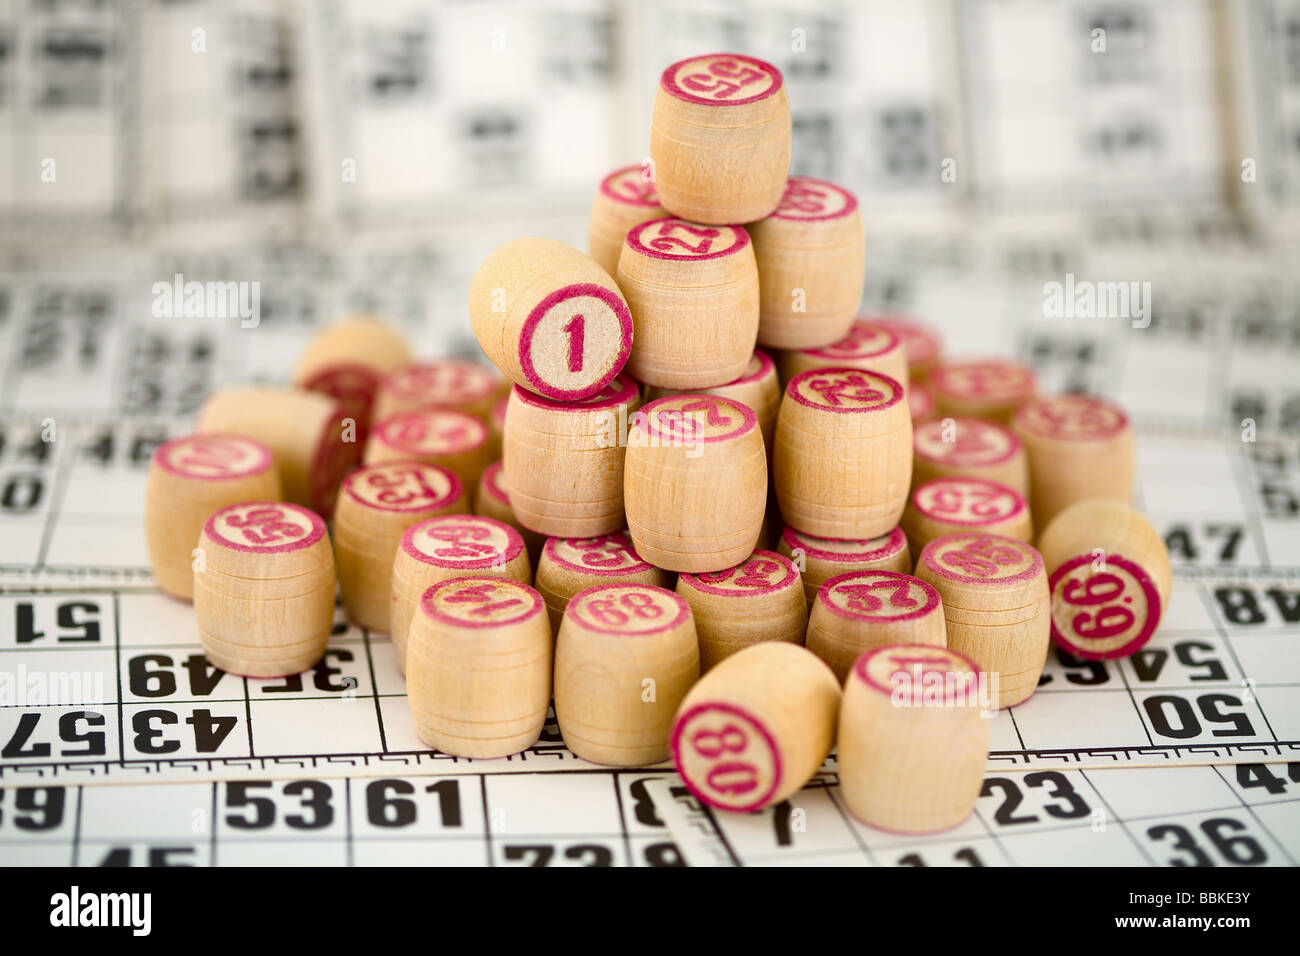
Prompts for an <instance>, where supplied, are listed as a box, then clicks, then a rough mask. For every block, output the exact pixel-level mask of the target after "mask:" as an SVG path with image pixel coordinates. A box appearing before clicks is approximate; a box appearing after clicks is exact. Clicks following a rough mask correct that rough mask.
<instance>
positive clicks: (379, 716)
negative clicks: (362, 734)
mask: <svg viewBox="0 0 1300 956" xmlns="http://www.w3.org/2000/svg"><path fill="white" fill-rule="evenodd" d="M361 635H362V638H363V640H364V643H365V648H366V667H367V669H368V670H369V671H370V696H371V698H372V699H373V700H374V702H375V720H376V722H378V724H379V749H380V751H381V752H383V753H388V733H387V731H386V730H385V729H384V711H383V709H382V708H381V707H380V706H379V683H378V682H377V681H376V680H375V658H374V655H373V654H371V653H370V628H368V627H363V628H362V629H361ZM403 696H404V695H403Z"/></svg>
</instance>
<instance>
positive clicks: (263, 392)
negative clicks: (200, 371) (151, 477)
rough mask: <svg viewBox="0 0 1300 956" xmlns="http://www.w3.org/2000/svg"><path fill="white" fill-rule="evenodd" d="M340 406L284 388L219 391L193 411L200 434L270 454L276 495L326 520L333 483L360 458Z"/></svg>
mask: <svg viewBox="0 0 1300 956" xmlns="http://www.w3.org/2000/svg"><path fill="white" fill-rule="evenodd" d="M348 417H349V416H348V415H346V414H345V412H344V410H343V408H342V406H340V405H339V404H338V403H337V402H335V401H334V400H333V399H330V398H327V397H326V396H324V395H321V394H319V393H317V392H308V391H302V390H299V389H289V388H264V387H248V388H225V389H222V390H220V391H218V392H216V393H214V394H213V395H211V396H210V397H209V398H208V400H207V401H206V402H204V403H203V407H202V408H201V409H199V415H198V425H197V427H196V429H195V430H196V431H198V432H199V433H200V434H217V433H220V434H234V435H243V436H245V437H247V438H252V439H253V440H254V441H259V442H261V443H262V444H263V445H265V446H266V447H267V448H269V449H270V450H271V456H272V457H273V458H274V459H275V466H276V470H277V471H279V473H280V492H281V494H283V495H284V497H285V498H286V499H287V500H289V501H292V502H293V503H295V504H299V505H302V506H303V507H306V508H311V509H312V510H314V511H316V512H317V513H318V514H320V515H322V516H324V517H325V518H328V517H329V516H330V513H331V511H332V510H333V508H334V499H335V497H336V496H337V495H338V491H339V482H340V481H342V480H343V476H344V475H346V474H347V473H348V472H349V471H351V470H352V468H353V466H354V465H355V464H356V463H357V460H358V459H359V458H360V457H361V448H362V446H361V444H360V442H359V441H358V440H357V438H358V436H360V437H361V438H364V432H361V431H358V429H357V428H356V426H355V425H354V426H352V427H351V428H349V427H348V424H347V421H346V419H347V418H348Z"/></svg>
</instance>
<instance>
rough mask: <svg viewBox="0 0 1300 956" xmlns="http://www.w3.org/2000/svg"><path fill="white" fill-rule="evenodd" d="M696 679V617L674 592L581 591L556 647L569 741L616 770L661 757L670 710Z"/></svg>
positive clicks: (559, 706) (558, 712) (560, 716)
mask: <svg viewBox="0 0 1300 956" xmlns="http://www.w3.org/2000/svg"><path fill="white" fill-rule="evenodd" d="M699 676H700V654H699V642H698V640H697V638H696V635H695V622H694V620H693V619H692V617H691V609H690V606H689V605H687V603H686V602H685V601H683V600H682V599H681V598H680V597H678V596H677V595H676V594H674V593H673V592H671V591H667V590H665V589H663V588H655V587H647V586H645V585H639V584H601V585H597V586H595V587H591V588H587V589H585V590H583V591H579V592H578V593H577V594H575V595H574V596H573V598H572V599H571V600H570V601H569V606H568V608H567V609H566V610H565V612H564V621H563V623H562V624H561V625H560V634H559V637H558V638H557V641H556V647H555V718H556V720H557V721H558V723H559V725H560V733H561V734H562V735H563V737H564V743H565V746H567V747H568V748H569V749H570V750H572V751H573V752H574V753H575V754H577V755H578V756H579V757H582V758H583V759H584V760H590V761H592V762H593V763H600V764H609V765H612V766H617V767H639V766H643V765H645V764H651V763H658V762H659V761H661V760H664V759H665V758H666V757H667V756H668V733H669V730H670V728H671V726H672V720H673V714H674V713H676V711H677V706H678V704H680V703H681V701H682V698H683V697H684V696H685V695H686V692H687V690H689V689H690V687H691V685H692V684H694V683H695V682H696V680H698V679H699Z"/></svg>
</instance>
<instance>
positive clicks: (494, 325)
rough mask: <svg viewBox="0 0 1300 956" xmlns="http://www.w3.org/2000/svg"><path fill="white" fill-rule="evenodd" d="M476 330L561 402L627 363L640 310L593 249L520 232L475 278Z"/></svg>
mask: <svg viewBox="0 0 1300 956" xmlns="http://www.w3.org/2000/svg"><path fill="white" fill-rule="evenodd" d="M469 317H470V321H471V322H472V323H473V325H474V335H475V336H476V337H477V338H478V343H479V345H480V346H482V348H483V351H484V353H486V355H487V357H488V358H489V359H490V360H491V362H492V364H493V365H495V366H496V367H497V368H499V369H500V370H501V371H502V373H504V374H505V376H506V377H507V378H508V379H510V380H511V381H512V382H514V383H515V384H516V385H519V386H522V387H523V388H527V389H530V390H532V391H534V392H536V393H537V394H539V395H545V396H546V397H547V398H553V399H555V400H556V401H560V402H576V401H579V400H581V399H584V398H590V397H591V396H592V395H595V394H596V393H597V392H599V391H600V390H601V389H603V388H604V387H605V386H606V385H608V384H609V383H610V382H611V381H612V380H613V379H614V376H615V375H617V374H618V373H619V372H621V371H622V370H623V365H624V364H625V363H626V362H627V357H628V353H629V352H630V351H631V349H632V314H631V313H630V312H629V311H628V308H627V302H626V301H625V300H624V299H623V293H622V292H620V291H619V288H618V286H617V285H615V283H614V280H613V278H611V277H610V275H609V274H608V273H606V272H605V270H604V269H602V268H601V267H600V264H599V263H597V262H596V260H595V259H593V258H591V256H588V255H586V254H585V253H581V252H579V251H578V250H577V249H574V248H573V247H572V246H567V245H565V244H564V243H562V242H556V241H555V240H554V239H538V238H527V239H514V240H512V241H510V242H507V243H506V244H505V245H503V246H501V247H499V248H498V249H497V250H496V251H495V252H493V253H492V254H491V255H490V256H488V257H487V259H485V260H484V261H483V264H482V265H480V266H479V268H478V271H477V272H475V273H474V278H473V279H472V280H471V282H470V286H469Z"/></svg>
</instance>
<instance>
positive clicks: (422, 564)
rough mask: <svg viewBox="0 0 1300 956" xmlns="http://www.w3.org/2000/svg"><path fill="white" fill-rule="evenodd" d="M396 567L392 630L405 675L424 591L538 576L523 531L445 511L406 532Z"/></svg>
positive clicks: (391, 581) (390, 594)
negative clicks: (460, 581)
mask: <svg viewBox="0 0 1300 956" xmlns="http://www.w3.org/2000/svg"><path fill="white" fill-rule="evenodd" d="M391 568H392V570H391V572H390V573H389V589H388V602H389V603H388V606H389V610H388V618H389V622H390V624H391V628H390V632H389V633H390V634H391V635H392V638H393V653H394V656H395V657H396V658H397V669H398V670H400V671H401V672H402V673H406V654H407V648H408V644H409V638H410V634H411V622H412V621H413V620H414V619H415V616H416V611H417V608H418V607H419V604H420V597H421V595H423V594H424V592H425V591H427V590H428V589H429V588H430V587H432V586H433V585H435V584H437V583H439V582H440V581H448V580H450V579H451V578H460V577H488V578H509V579H510V580H511V581H518V582H519V583H521V584H528V583H529V582H530V581H531V580H532V564H531V563H530V562H529V559H528V551H527V550H526V549H525V548H524V539H523V538H522V537H521V536H520V534H519V532H518V531H516V530H515V529H514V528H512V527H510V525H508V524H506V523H505V522H503V521H497V520H496V519H494V518H484V517H483V516H481V515H463V514H444V515H438V516H436V517H433V518H428V519H426V520H424V521H421V522H420V523H419V524H413V525H411V526H410V527H409V528H407V529H406V532H405V533H404V534H403V535H402V540H401V543H400V544H399V545H398V548H397V552H396V554H395V555H394V556H393V560H392V562H391ZM547 626H548V627H549V626H550V624H549V622H548V624H547Z"/></svg>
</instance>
